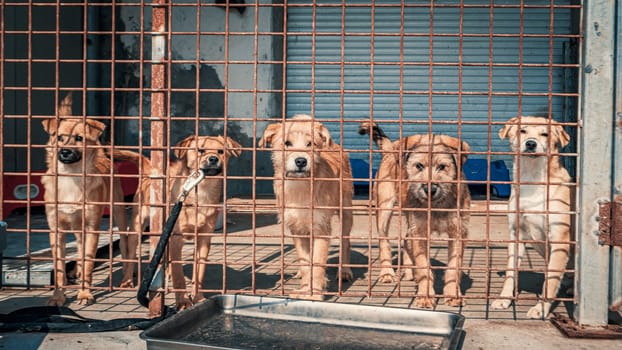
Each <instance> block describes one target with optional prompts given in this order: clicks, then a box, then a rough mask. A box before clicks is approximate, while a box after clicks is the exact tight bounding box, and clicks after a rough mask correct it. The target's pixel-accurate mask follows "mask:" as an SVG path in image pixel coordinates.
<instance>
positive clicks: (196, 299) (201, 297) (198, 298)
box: [192, 293, 205, 304]
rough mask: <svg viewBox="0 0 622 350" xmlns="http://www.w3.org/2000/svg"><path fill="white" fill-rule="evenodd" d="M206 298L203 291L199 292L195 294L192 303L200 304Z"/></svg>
mask: <svg viewBox="0 0 622 350" xmlns="http://www.w3.org/2000/svg"><path fill="white" fill-rule="evenodd" d="M204 300H205V296H204V295H203V293H199V294H197V295H195V296H194V297H192V304H198V303H200V302H202V301H204Z"/></svg>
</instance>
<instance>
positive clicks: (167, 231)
mask: <svg viewBox="0 0 622 350" xmlns="http://www.w3.org/2000/svg"><path fill="white" fill-rule="evenodd" d="M182 205H183V201H178V202H177V203H175V205H174V206H173V209H171V213H170V215H169V216H168V219H167V220H166V224H164V228H163V229H162V235H161V236H160V240H159V241H158V245H157V246H156V248H155V251H154V252H153V257H152V258H151V261H150V262H149V266H148V267H147V269H146V270H145V272H144V273H143V278H142V280H141V281H140V288H138V293H136V299H138V302H139V303H140V305H142V306H144V307H149V298H148V297H147V293H148V292H149V288H150V287H151V282H152V280H153V276H154V275H155V273H156V271H157V269H158V265H160V262H161V261H162V255H164V250H165V249H166V246H167V244H168V239H169V238H170V237H171V233H172V232H173V228H174V227H175V223H176V222H177V218H178V217H179V212H180V211H181V207H182Z"/></svg>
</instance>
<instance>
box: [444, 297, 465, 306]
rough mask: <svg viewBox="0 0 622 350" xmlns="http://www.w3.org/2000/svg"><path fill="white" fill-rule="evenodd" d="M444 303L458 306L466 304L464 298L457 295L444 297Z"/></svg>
mask: <svg viewBox="0 0 622 350" xmlns="http://www.w3.org/2000/svg"><path fill="white" fill-rule="evenodd" d="M445 305H447V306H453V307H460V306H465V305H466V300H464V299H463V298H461V297H457V298H445Z"/></svg>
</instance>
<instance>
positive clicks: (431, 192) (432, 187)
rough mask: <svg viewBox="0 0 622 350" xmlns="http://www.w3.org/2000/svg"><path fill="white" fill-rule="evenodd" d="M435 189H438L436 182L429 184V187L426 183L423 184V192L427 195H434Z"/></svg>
mask: <svg viewBox="0 0 622 350" xmlns="http://www.w3.org/2000/svg"><path fill="white" fill-rule="evenodd" d="M437 191H438V185H437V184H431V185H430V187H429V188H428V185H423V192H425V194H427V195H431V196H432V197H434V195H435V194H436V192H437Z"/></svg>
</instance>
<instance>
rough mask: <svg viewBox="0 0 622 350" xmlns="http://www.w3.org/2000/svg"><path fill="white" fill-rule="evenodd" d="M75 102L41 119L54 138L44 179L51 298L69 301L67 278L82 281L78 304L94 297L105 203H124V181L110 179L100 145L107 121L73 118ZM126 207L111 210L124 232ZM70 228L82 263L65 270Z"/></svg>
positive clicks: (69, 99) (56, 303) (60, 302)
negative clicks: (54, 116) (51, 270)
mask: <svg viewBox="0 0 622 350" xmlns="http://www.w3.org/2000/svg"><path fill="white" fill-rule="evenodd" d="M72 102H73V99H72V95H71V93H69V94H68V95H67V96H66V97H65V98H64V99H63V101H62V102H61V105H60V107H59V111H58V114H59V119H58V120H57V119H44V120H43V121H42V124H43V129H44V130H45V132H47V133H48V135H49V140H48V143H47V147H46V151H47V155H46V162H47V171H46V173H45V175H44V176H43V177H42V179H41V183H42V184H43V187H44V188H45V194H44V199H45V203H46V204H45V214H46V216H47V221H48V226H49V227H50V246H51V249H52V259H53V260H54V265H55V275H54V284H55V288H54V293H53V295H52V297H51V298H50V299H49V300H48V305H50V306H62V305H63V304H65V300H66V299H65V292H64V290H65V285H66V284H67V279H68V277H78V278H80V279H81V280H82V281H81V282H82V289H81V290H80V291H79V292H78V296H77V299H78V303H79V304H91V303H93V302H94V301H95V298H94V297H93V294H91V291H90V287H91V283H92V280H93V276H92V273H93V267H94V264H95V262H94V259H95V254H96V253H97V243H98V241H99V230H100V223H101V217H102V214H103V213H104V208H105V207H106V206H107V205H106V204H102V203H109V202H110V200H111V199H112V201H114V202H116V203H122V202H123V191H122V189H121V182H120V180H119V179H116V178H115V179H110V175H109V174H110V171H111V170H110V169H111V168H112V162H111V161H110V159H109V158H108V157H107V156H106V154H105V153H104V150H103V149H102V148H96V147H97V146H101V143H100V142H99V137H100V136H101V134H102V132H103V131H104V129H105V127H106V125H105V124H103V123H101V122H99V121H97V120H93V119H86V121H84V120H82V119H80V118H75V117H74V118H72V117H70V116H71V105H72ZM84 171H85V172H84ZM110 186H112V198H110V194H111V190H110ZM83 202H84V205H83ZM96 203H97V204H96ZM124 207H125V206H124V205H123V204H120V205H114V206H113V210H112V213H113V219H114V224H115V225H116V226H118V227H120V228H121V230H123V231H125V230H126V228H127V219H126V217H125V209H124ZM83 225H84V229H85V231H84V232H83V231H82V228H83ZM68 231H72V232H74V234H75V236H76V243H77V244H76V245H77V247H78V261H77V263H76V269H75V270H74V271H70V272H69V273H66V271H65V264H66V261H65V255H66V247H65V242H66V241H65V235H66V233H67V232H68ZM121 240H127V237H126V236H125V235H122V236H121ZM83 246H84V249H82V247H83ZM124 258H127V257H126V256H124ZM68 275H69V276H68Z"/></svg>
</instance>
